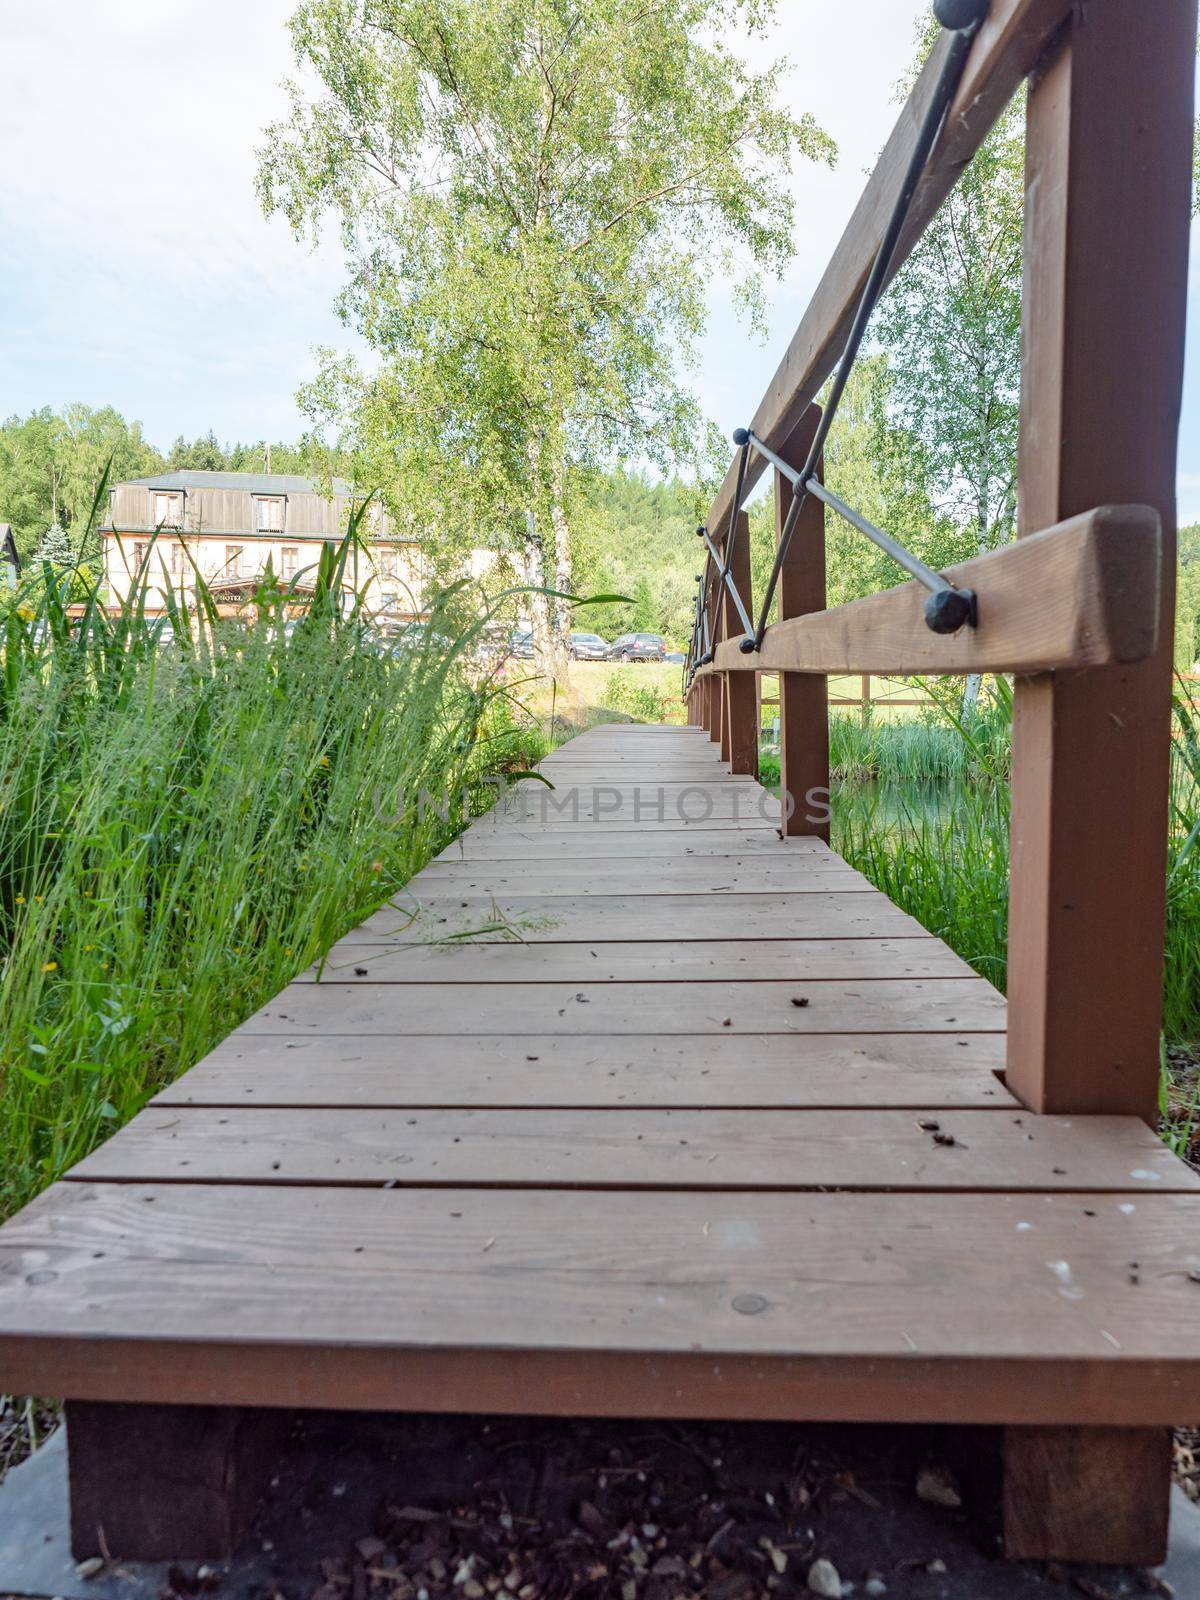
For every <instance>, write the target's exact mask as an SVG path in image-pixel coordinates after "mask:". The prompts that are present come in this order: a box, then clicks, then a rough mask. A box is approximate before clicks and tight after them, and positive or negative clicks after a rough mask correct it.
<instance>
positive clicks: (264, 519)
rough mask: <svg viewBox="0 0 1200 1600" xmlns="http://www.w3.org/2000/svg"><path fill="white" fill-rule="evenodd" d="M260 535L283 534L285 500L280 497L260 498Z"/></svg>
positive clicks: (262, 496) (263, 496)
mask: <svg viewBox="0 0 1200 1600" xmlns="http://www.w3.org/2000/svg"><path fill="white" fill-rule="evenodd" d="M258 531H259V533H282V532H283V500H282V499H281V498H280V496H278V495H259V496H258Z"/></svg>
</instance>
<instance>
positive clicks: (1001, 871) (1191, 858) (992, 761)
mask: <svg viewBox="0 0 1200 1600" xmlns="http://www.w3.org/2000/svg"><path fill="white" fill-rule="evenodd" d="M931 693H933V694H934V696H935V700H936V712H935V714H936V716H937V717H938V718H939V719H940V726H937V725H934V724H928V725H926V724H919V725H913V724H900V723H882V724H879V725H877V726H871V725H870V724H868V726H867V728H865V729H862V728H859V729H857V730H856V731H852V732H847V730H846V729H845V727H844V726H843V727H842V728H841V729H840V730H839V721H840V719H839V720H838V721H835V722H834V723H833V724H832V728H833V734H832V738H831V748H832V751H833V762H834V764H835V767H836V766H837V765H838V764H839V763H840V765H841V771H842V774H843V781H841V782H840V783H838V784H837V785H836V786H835V791H834V797H833V798H834V807H833V818H834V820H833V826H834V842H835V844H836V845H837V847H838V849H839V850H840V851H841V852H842V854H843V855H844V856H845V857H846V859H847V860H849V861H850V862H851V863H852V864H853V865H854V866H856V867H858V868H859V869H860V870H861V871H862V872H864V873H865V874H866V876H867V877H868V878H870V879H871V881H872V882H873V883H874V884H876V885H877V887H878V888H880V889H882V890H883V891H884V892H885V893H886V894H888V895H889V896H890V897H891V898H892V899H893V900H894V901H895V902H896V904H897V905H899V906H901V907H902V908H903V909H904V910H906V911H908V912H910V913H911V915H912V916H914V917H916V919H917V920H918V921H919V922H920V923H921V924H922V925H923V926H924V927H926V928H928V929H929V931H930V932H931V933H935V934H937V935H938V936H939V937H940V938H942V939H944V940H945V941H946V942H947V943H948V944H949V945H951V946H952V948H953V949H955V950H957V951H958V953H959V954H960V955H961V956H962V957H963V958H964V959H965V960H967V961H969V962H970V963H971V965H972V966H974V967H975V968H976V969H977V971H979V972H980V973H982V974H983V975H984V976H985V977H987V978H989V979H990V980H991V981H992V982H993V983H995V984H997V985H998V986H999V987H1000V988H1003V987H1004V985H1005V977H1006V971H1007V941H1008V881H1009V778H1010V774H1011V716H1012V695H1011V690H1010V689H1009V687H1008V685H1007V684H1006V683H1005V682H1004V681H1003V680H998V681H997V682H996V683H995V685H994V686H993V687H992V688H991V691H990V693H989V695H988V697H987V699H986V700H985V701H984V702H983V703H982V704H981V707H980V709H979V711H978V712H977V713H976V714H975V715H973V716H971V717H966V718H965V717H964V716H963V715H962V713H961V712H960V710H959V707H958V701H957V699H956V698H951V697H949V696H947V695H945V694H943V693H941V692H940V691H939V690H938V689H937V688H936V686H933V687H932V688H931ZM914 727H916V728H918V729H919V730H920V731H919V732H914ZM854 740H859V741H860V742H859V743H858V744H857V745H855V744H854V742H853V741H854ZM856 749H857V750H858V751H859V752H860V753H861V755H862V759H861V760H859V761H857V762H853V761H848V760H847V759H846V755H847V752H850V751H853V750H856ZM1171 772H1172V777H1171V809H1170V838H1169V848H1168V878H1167V884H1168V887H1167V935H1166V967H1165V974H1164V987H1163V1031H1164V1036H1165V1040H1166V1043H1167V1046H1168V1048H1169V1049H1170V1050H1173V1051H1181V1052H1191V1053H1195V1052H1196V1051H1197V1047H1198V1045H1200V706H1198V705H1197V703H1196V700H1195V698H1194V695H1193V694H1192V693H1191V692H1190V691H1189V686H1188V685H1186V684H1183V683H1180V684H1179V686H1178V692H1177V695H1176V698H1175V701H1174V708H1173V721H1172V768H1171Z"/></svg>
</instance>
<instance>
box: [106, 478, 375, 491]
mask: <svg viewBox="0 0 1200 1600" xmlns="http://www.w3.org/2000/svg"><path fill="white" fill-rule="evenodd" d="M121 482H122V484H123V485H125V486H133V487H136V488H140V489H246V490H248V491H249V493H250V494H322V493H324V488H323V486H322V485H321V484H320V483H318V482H317V481H316V480H315V479H313V478H298V477H296V476H294V475H293V474H292V473H289V472H159V473H156V474H155V475H154V476H153V477H152V478H123V479H122V480H121ZM115 487H116V485H115V484H114V488H115ZM333 492H334V494H345V495H348V494H350V493H351V492H352V490H351V485H350V484H349V483H347V482H346V480H345V478H334V480H333Z"/></svg>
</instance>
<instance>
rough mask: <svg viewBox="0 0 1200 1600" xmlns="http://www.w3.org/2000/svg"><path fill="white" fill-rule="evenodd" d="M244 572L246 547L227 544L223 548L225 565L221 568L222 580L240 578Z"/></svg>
mask: <svg viewBox="0 0 1200 1600" xmlns="http://www.w3.org/2000/svg"><path fill="white" fill-rule="evenodd" d="M245 571H246V547H245V545H241V544H227V545H226V546H225V565H224V567H223V568H222V571H221V576H222V577H223V578H240V577H243V576H244V575H245Z"/></svg>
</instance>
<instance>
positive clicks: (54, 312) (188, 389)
mask: <svg viewBox="0 0 1200 1600" xmlns="http://www.w3.org/2000/svg"><path fill="white" fill-rule="evenodd" d="M925 3H926V0H859V4H858V5H857V6H856V7H855V8H854V11H853V15H852V16H851V15H848V14H847V12H846V10H845V8H844V7H842V6H831V5H829V4H827V3H821V0H781V5H780V20H779V22H778V24H777V26H776V27H775V28H774V30H773V32H772V33H771V35H770V36H769V37H768V38H766V39H764V40H759V41H756V42H755V43H754V45H753V47H752V54H753V56H754V58H755V59H756V60H759V61H761V62H764V63H765V62H767V61H770V60H774V59H776V58H777V57H778V56H780V55H786V56H788V57H789V58H790V60H791V63H792V68H791V72H790V75H789V77H788V79H787V91H786V92H787V94H788V96H789V101H790V104H791V105H792V106H793V108H794V109H795V110H796V111H798V112H802V111H808V112H811V113H812V114H813V115H814V116H815V117H816V118H817V120H818V122H820V124H821V125H822V127H824V128H825V129H826V131H827V132H828V133H830V134H831V135H832V136H833V137H834V139H835V140H836V141H837V143H838V146H839V150H840V159H839V162H838V166H837V169H836V171H834V172H829V171H827V170H826V169H824V168H822V167H819V166H815V165H813V164H811V163H801V164H799V165H798V167H797V170H796V172H795V174H794V176H793V190H794V193H795V196H796V201H797V228H796V240H795V242H796V255H795V259H794V261H793V263H792V265H791V267H790V268H789V270H788V272H787V275H786V278H785V280H784V282H783V283H782V284H780V285H778V286H776V287H775V288H774V289H773V291H772V306H771V312H770V337H769V340H768V342H767V344H766V345H765V346H763V345H761V344H759V343H758V342H757V341H755V340H752V339H751V338H750V336H749V334H748V333H747V332H746V330H745V329H744V327H742V326H740V325H739V324H738V323H737V321H736V319H735V318H734V316H733V312H732V305H731V299H730V295H729V286H728V284H725V283H721V282H720V281H717V282H715V283H714V287H713V293H712V299H711V313H712V317H711V328H710V331H709V334H708V336H707V338H706V340H705V341H704V344H703V347H702V349H701V352H700V360H699V363H698V368H697V376H696V379H695V382H696V385H697V389H698V391H699V394H700V397H701V400H702V402H703V404H704V406H705V408H706V410H708V411H709V412H710V414H712V415H713V416H715V417H716V418H718V420H719V421H720V422H721V424H722V426H723V427H729V428H732V427H733V426H735V425H736V424H737V423H740V422H744V421H745V420H746V419H747V418H748V416H749V415H750V414H751V412H752V411H753V409H754V406H755V404H756V402H757V400H758V398H759V396H760V395H761V393H762V391H763V389H764V387H765V386H766V383H767V381H768V380H769V378H770V377H771V375H772V374H773V372H774V370H775V367H776V365H777V363H778V360H779V357H780V356H781V354H782V352H783V349H784V348H785V345H786V342H787V339H788V338H789V336H790V334H791V332H792V330H793V329H794V327H795V325H796V323H797V321H798V320H799V317H800V314H801V312H802V310H803V308H804V304H805V303H806V301H807V299H808V296H809V295H810V294H811V292H812V290H813V288H814V287H815V285H816V283H817V281H818V280H819V278H820V275H821V272H822V271H823V269H824V267H825V264H826V262H827V260H828V258H829V255H830V253H831V251H832V249H833V247H834V245H835V244H836V242H837V239H838V237H839V236H840V234H841V231H842V229H843V227H844V226H845V223H846V221H847V220H848V218H849V216H850V213H851V210H852V209H853V206H854V203H855V201H856V200H857V198H858V195H859V193H860V191H861V189H862V186H863V182H864V180H865V174H866V172H867V171H868V170H869V169H870V168H871V166H872V165H873V164H874V161H875V159H876V156H877V155H878V152H879V150H880V148H881V147H882V145H883V143H884V141H885V139H886V138H887V135H888V133H889V131H890V129H891V127H892V125H893V123H894V121H895V118H896V115H897V110H898V107H897V105H896V102H895V100H894V85H895V82H896V80H897V78H898V77H899V76H900V75H901V73H902V72H903V71H904V70H905V69H906V67H907V65H908V63H909V61H910V60H911V57H912V54H913V41H914V26H915V21H916V18H917V16H918V15H919V14H920V13H922V12H923V11H924V9H925ZM293 4H294V0H250V3H249V4H247V3H246V0H60V3H59V4H58V5H56V6H55V7H53V8H50V7H47V6H29V7H24V8H18V7H17V6H16V5H15V4H10V5H8V6H7V7H6V8H5V11H6V15H5V40H4V45H5V48H4V51H3V52H2V53H0V148H3V150H4V153H5V154H4V183H3V187H2V188H0V348H2V349H3V350H4V354H5V360H4V363H3V365H2V366H0V415H5V414H8V413H10V412H12V411H24V410H28V409H30V408H32V407H33V406H35V405H43V404H61V403H62V402H64V401H66V400H71V399H81V400H86V401H89V402H91V403H93V404H101V403H111V404H113V405H116V406H117V407H118V408H119V409H121V410H122V411H124V412H125V413H126V414H127V415H128V416H138V417H141V418H142V420H143V421H144V422H145V424H146V427H147V430H148V432H149V433H150V436H151V437H152V438H155V439H158V440H160V441H167V440H169V439H170V438H171V437H173V436H174V435H175V434H176V433H178V432H184V433H187V434H189V435H191V434H195V433H198V432H200V431H201V430H203V429H207V428H209V427H213V428H215V429H216V431H217V432H218V434H220V435H222V436H225V437H231V436H240V437H243V438H256V437H259V436H260V435H262V434H275V435H284V436H289V435H294V434H295V433H296V432H298V431H299V428H300V426H301V422H300V418H299V416H298V414H297V412H296V408H295V405H294V400H293V396H294V394H295V391H296V389H297V387H298V386H299V385H300V384H301V383H302V382H304V381H305V379H306V378H307V377H309V376H310V375H311V372H312V369H313V358H312V349H313V347H314V346H316V345H318V344H334V345H344V344H345V343H346V342H347V335H346V333H345V330H344V329H342V328H341V326H340V325H339V324H338V323H337V321H336V319H335V318H334V316H333V313H332V304H333V299H334V295H335V294H336V292H337V289H338V287H339V285H340V282H341V278H342V267H341V261H340V257H339V252H338V250H337V247H336V246H335V245H330V246H328V247H324V248H322V249H321V250H319V251H318V252H316V253H315V254H314V253H309V252H307V251H306V250H305V249H304V248H302V247H301V246H299V245H297V244H296V243H295V242H294V241H293V240H292V239H291V238H290V236H289V234H288V233H287V230H286V228H285V227H283V226H282V224H280V223H279V222H278V221H274V222H271V223H268V222H267V221H266V220H264V218H263V217H262V215H261V213H260V211H259V208H258V203H257V201H256V199H255V196H254V190H253V177H254V149H255V146H256V145H257V144H258V142H259V141H260V138H261V131H262V129H263V127H264V125H265V124H266V123H268V122H269V121H271V120H272V118H274V117H277V116H278V115H280V114H281V113H282V111H283V109H284V97H283V95H282V92H281V89H280V84H281V81H282V80H283V79H284V78H285V77H287V76H288V75H289V73H290V72H291V70H292V63H291V59H290V49H289V41H288V37H287V33H286V28H285V24H286V21H287V17H288V15H289V14H290V12H291V10H292V8H293ZM1189 354H1190V353H1189ZM1189 389H1190V390H1192V391H1195V392H1198V393H1200V357H1198V358H1196V359H1192V360H1190V361H1189ZM1190 418H1191V412H1187V413H1185V428H1184V448H1183V452H1182V459H1181V466H1182V467H1184V468H1185V469H1187V471H1188V473H1189V474H1191V475H1193V476H1194V475H1195V474H1196V472H1197V470H1198V469H1200V428H1197V426H1196V425H1195V424H1194V423H1193V422H1192V421H1191V420H1190ZM1186 493H1187V494H1189V495H1195V494H1196V491H1195V490H1194V489H1193V487H1192V485H1191V483H1190V482H1189V483H1188V484H1187V485H1186ZM1197 501H1198V504H1197V507H1196V509H1197V510H1200V496H1197Z"/></svg>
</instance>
